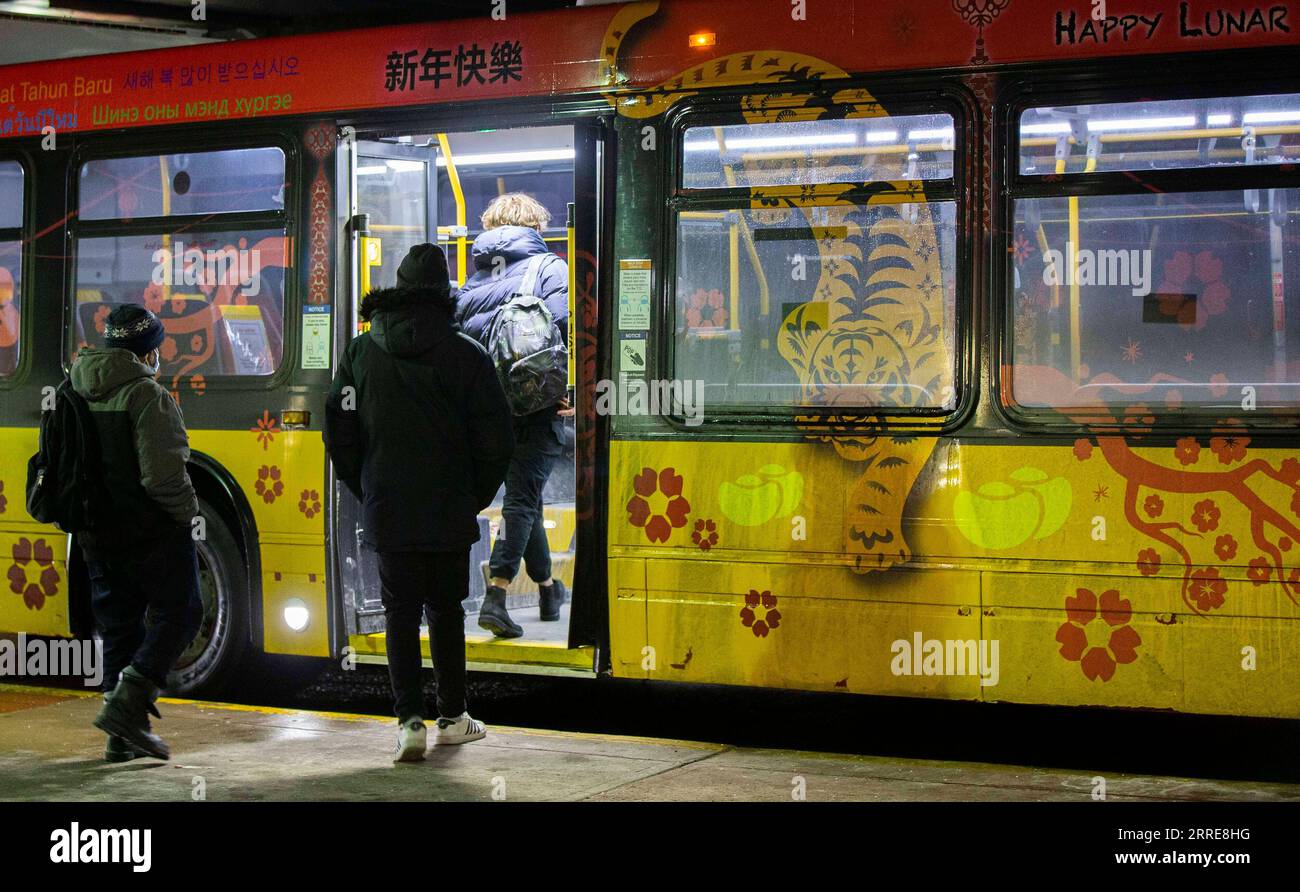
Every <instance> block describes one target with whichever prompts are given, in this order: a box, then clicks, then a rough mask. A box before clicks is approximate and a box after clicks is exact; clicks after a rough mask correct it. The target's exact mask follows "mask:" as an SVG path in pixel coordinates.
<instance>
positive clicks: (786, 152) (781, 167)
mask: <svg viewBox="0 0 1300 892" xmlns="http://www.w3.org/2000/svg"><path fill="white" fill-rule="evenodd" d="M909 147H910V151H909ZM916 153H920V155H921V156H923V158H924V161H923V163H921V164H916V165H914V169H912V170H910V171H909V166H910V163H911V162H914V161H916V160H917V159H914V158H911V157H910V156H911V155H912V154H916ZM952 164H953V123H952V116H951V115H946V114H944V115H899V116H895V117H878V118H844V119H832V120H815V121H789V122H781V123H772V124H728V125H725V126H720V127H691V128H689V129H688V130H687V131H686V135H685V138H684V139H683V141H682V187H683V188H686V189H717V188H725V187H729V186H780V185H801V186H802V185H812V184H814V183H865V182H871V181H880V180H901V179H919V180H943V179H951V178H952Z"/></svg>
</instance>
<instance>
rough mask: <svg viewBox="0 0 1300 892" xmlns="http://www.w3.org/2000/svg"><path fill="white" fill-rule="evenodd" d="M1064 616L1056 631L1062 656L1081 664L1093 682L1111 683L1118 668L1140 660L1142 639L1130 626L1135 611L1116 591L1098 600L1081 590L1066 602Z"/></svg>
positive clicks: (1108, 592)
mask: <svg viewBox="0 0 1300 892" xmlns="http://www.w3.org/2000/svg"><path fill="white" fill-rule="evenodd" d="M1065 615H1066V617H1067V619H1066V621H1065V622H1064V623H1062V624H1061V627H1060V628H1059V629H1057V630H1056V640H1057V642H1058V643H1059V644H1060V645H1061V656H1063V657H1065V659H1067V660H1070V661H1071V662H1076V663H1078V664H1079V666H1080V668H1081V669H1082V670H1083V674H1084V675H1085V676H1087V678H1088V679H1089V680H1090V681H1096V680H1097V679H1099V678H1100V679H1101V680H1102V681H1104V682H1105V681H1110V680H1111V678H1113V677H1114V675H1115V668H1116V666H1118V665H1120V664H1126V663H1132V662H1133V661H1135V660H1136V659H1137V648H1138V646H1139V645H1141V644H1142V638H1141V637H1140V636H1139V635H1138V633H1137V632H1135V631H1134V630H1133V627H1132V626H1130V625H1129V621H1130V620H1131V619H1132V617H1133V608H1132V605H1131V604H1130V603H1129V602H1128V601H1126V600H1125V599H1123V598H1121V597H1120V596H1119V592H1117V591H1116V590H1114V589H1108V590H1106V591H1104V592H1102V593H1101V598H1100V599H1099V598H1098V597H1097V596H1096V595H1095V594H1093V593H1092V592H1091V591H1090V590H1088V589H1086V588H1081V589H1078V590H1077V591H1076V594H1075V595H1074V597H1072V598H1066V599H1065ZM1094 623H1096V624H1097V625H1093V624H1094ZM1090 631H1091V632H1092V634H1091V635H1090V634H1089V632H1090Z"/></svg>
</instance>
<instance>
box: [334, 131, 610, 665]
mask: <svg viewBox="0 0 1300 892" xmlns="http://www.w3.org/2000/svg"><path fill="white" fill-rule="evenodd" d="M345 144H346V145H345V148H347V149H348V151H346V152H344V153H343V157H344V158H345V159H346V160H345V162H344V163H347V164H348V165H349V181H350V201H351V226H350V230H351V231H350V232H349V233H348V236H349V246H350V253H351V261H352V269H351V287H350V288H349V291H350V295H349V297H350V299H351V303H352V307H351V319H352V325H351V336H355V335H356V334H359V333H361V332H362V331H364V330H365V328H366V324H365V323H364V322H362V321H361V320H360V318H359V317H358V315H357V308H358V306H359V303H360V299H361V297H362V296H364V295H365V294H366V293H367V292H368V291H370V290H371V289H375V288H381V287H392V286H394V285H396V283H397V278H396V276H397V268H398V266H399V265H400V264H401V261H402V258H403V257H404V256H405V255H406V252H407V251H408V250H409V249H410V248H411V246H413V245H416V244H420V243H423V242H433V243H435V244H438V245H439V246H440V247H442V249H443V250H444V252H445V253H446V255H447V261H448V269H449V271H450V277H451V285H452V289H453V292H456V293H458V294H459V292H460V291H461V289H464V293H465V295H466V296H467V297H468V296H470V295H473V294H475V289H476V287H477V288H479V289H481V288H482V286H483V284H484V281H485V279H489V278H493V277H503V278H504V279H506V280H507V281H509V280H510V279H511V278H512V277H513V276H515V275H516V272H515V269H516V264H517V263H518V264H519V269H522V267H523V265H524V264H525V263H526V261H524V260H523V256H524V255H526V254H532V253H542V254H551V255H554V257H555V258H557V259H552V260H549V261H546V262H545V263H544V264H543V269H544V270H545V276H546V284H547V287H548V288H550V289H551V294H552V297H551V300H548V304H553V303H554V302H555V301H559V302H560V305H561V306H565V305H566V304H567V310H566V313H567V316H568V322H567V323H566V324H565V325H561V326H560V328H561V331H562V332H566V335H567V340H568V352H569V357H570V360H569V384H570V390H569V393H570V396H569V400H568V403H569V406H570V409H571V410H572V411H561V412H559V413H558V417H557V419H556V421H555V422H554V423H553V424H552V425H551V426H550V428H549V431H548V432H549V433H550V434H551V435H553V436H554V438H555V440H556V441H557V442H556V444H555V447H554V448H555V449H558V452H559V454H558V456H557V457H555V460H554V465H553V467H552V469H551V472H550V474H549V476H548V477H547V479H546V481H545V484H544V486H543V487H542V497H541V500H542V509H541V515H540V519H539V521H538V524H539V525H540V527H541V529H540V530H537V531H533V534H532V536H533V539H534V541H533V543H532V544H531V545H530V547H529V549H528V554H529V557H530V558H531V559H532V562H533V564H534V566H533V567H532V568H529V567H528V565H527V563H526V562H525V561H523V560H521V561H520V564H519V567H518V571H517V574H516V575H515V576H514V578H513V580H512V581H511V582H510V584H509V585H508V586H507V587H506V588H505V590H506V607H507V609H508V611H509V614H510V617H511V620H512V621H513V623H514V624H517V626H518V627H519V630H520V631H521V634H519V635H518V636H517V637H504V636H501V635H498V634H494V633H493V632H492V631H489V630H487V629H485V628H482V627H480V625H479V622H478V620H479V612H480V609H481V607H482V605H483V603H484V599H485V596H486V595H487V593H488V587H489V586H490V585H491V584H492V582H493V577H494V576H495V577H497V580H496V581H497V582H500V577H501V575H502V574H501V573H500V569H499V567H498V570H497V571H494V570H493V569H491V568H490V566H489V563H490V560H491V557H492V554H493V548H494V546H496V547H498V549H502V548H504V543H502V544H501V545H498V542H499V540H502V538H503V536H504V533H505V531H506V527H507V524H506V523H505V518H504V516H503V509H504V505H505V499H506V491H505V490H506V487H505V486H503V487H502V488H501V489H500V491H498V493H497V495H496V498H495V499H494V500H493V502H492V504H491V505H489V506H488V507H487V508H486V509H485V510H484V511H483V512H482V513H481V514H480V515H479V517H478V523H479V531H480V539H479V541H478V543H476V544H475V545H474V546H473V548H472V549H471V554H470V585H469V591H468V592H467V593H466V598H465V601H464V607H465V631H466V656H467V660H468V662H469V664H470V668H471V669H479V670H499V671H509V672H535V673H548V674H552V673H553V674H591V673H592V672H593V670H594V664H595V647H594V646H593V645H594V643H595V638H594V636H593V635H592V628H591V624H590V623H583V622H578V623H574V622H573V619H574V616H575V614H582V613H583V612H584V607H585V606H589V605H587V602H588V601H589V600H590V599H593V598H596V597H599V596H600V593H599V592H598V591H597V590H596V587H595V586H591V585H586V584H584V579H583V578H582V577H581V575H580V574H579V573H577V567H578V566H579V561H578V554H579V552H578V540H579V536H578V511H577V505H578V502H579V493H578V480H579V475H578V474H577V473H576V465H575V444H576V442H577V429H576V428H577V425H576V417H577V414H578V413H577V409H578V407H577V405H576V403H577V397H576V396H575V395H574V394H575V388H574V385H575V383H576V377H575V371H574V362H573V354H574V350H573V344H574V337H575V334H576V331H575V327H576V326H575V321H576V319H577V314H575V312H574V310H573V308H574V302H575V300H576V299H577V295H576V294H575V291H576V285H575V277H576V269H575V263H574V259H575V257H577V256H578V255H579V254H580V253H582V254H583V255H584V256H586V257H588V258H593V257H598V256H599V253H598V251H597V250H596V245H595V244H594V239H595V235H596V233H598V232H599V231H600V226H599V223H598V220H597V217H598V216H599V213H600V206H599V205H600V202H599V200H598V199H597V191H598V190H597V183H598V181H599V177H598V175H597V171H598V169H599V165H600V161H601V157H600V156H601V151H600V141H599V138H598V131H597V128H595V127H594V126H586V125H580V124H579V125H574V124H565V125H558V126H556V125H552V126H539V127H518V128H510V129H502V130H487V131H475V132H437V131H432V130H430V131H423V130H422V131H419V132H411V133H397V134H394V133H378V132H377V133H360V134H356V135H352V136H350V137H348V136H345ZM514 194H523V195H525V196H528V197H529V198H530V199H531V200H532V201H533V202H535V203H536V204H529V206H530V207H536V206H537V205H540V208H541V209H542V212H541V214H540V218H539V219H538V222H537V225H536V227H535V229H536V231H535V233H534V232H531V231H530V232H525V233H521V234H519V235H521V236H526V237H522V238H517V239H507V238H505V237H504V236H502V235H501V234H502V233H505V234H507V235H515V234H517V233H515V232H514V230H509V229H501V228H500V227H499V226H498V224H499V223H500V219H499V215H498V216H492V217H488V218H484V212H485V210H487V208H488V207H489V205H491V204H492V202H493V200H494V199H496V198H498V197H499V196H504V195H514ZM498 204H500V203H498ZM530 219H531V218H530ZM485 224H486V225H485ZM517 228H518V227H516V229H517ZM525 228H526V229H527V228H528V227H525ZM485 233H486V235H485ZM480 236H483V238H482V239H480V238H479V237H480ZM584 239H589V240H591V241H592V243H591V244H590V245H583V244H580V240H584ZM476 240H478V241H479V250H477V251H476V250H475V242H476ZM476 273H478V275H477V277H476V275H475V274H476ZM539 296H541V295H539ZM483 321H484V320H483V319H481V318H480V319H479V320H478V323H479V324H478V326H477V328H479V329H482V327H483ZM463 327H464V328H465V329H466V331H467V333H469V334H471V335H475V334H477V335H478V336H479V339H480V340H483V339H485V337H486V335H485V332H483V331H476V330H475V326H474V325H472V324H471V322H470V320H469V319H466V320H465V322H464V324H463ZM429 457H430V461H437V460H438V459H437V457H438V450H437V445H436V444H430V456H429ZM334 489H335V499H336V502H335V504H336V506H337V510H336V511H335V513H334V528H335V542H336V543H337V547H336V549H335V551H336V555H337V562H338V563H337V568H338V573H337V576H336V579H337V580H338V582H339V588H340V589H341V593H342V601H343V616H342V619H343V624H344V627H345V631H346V636H347V643H348V644H349V645H350V646H351V647H352V648H353V651H354V652H355V653H356V654H357V656H358V658H359V659H361V660H362V661H370V662H384V661H385V653H386V649H385V637H384V613H383V606H382V602H381V599H380V587H379V574H378V566H377V563H376V559H375V555H374V553H373V552H372V551H370V550H369V549H368V548H366V547H365V546H364V545H362V532H363V531H362V529H361V527H360V522H361V521H360V518H361V515H360V506H359V505H358V504H357V502H356V500H355V499H354V498H353V497H352V495H351V494H350V493H349V492H348V491H347V490H346V488H345V487H343V486H342V485H341V484H336V485H335V487H334ZM515 526H516V527H517V526H518V522H517V521H516V522H515ZM543 535H544V539H545V543H546V549H545V550H546V551H548V552H549V554H550V565H551V566H550V575H551V576H552V577H553V578H554V579H556V580H559V581H560V582H562V583H563V584H564V587H565V589H567V592H568V598H567V599H566V601H565V602H564V603H563V604H562V605H561V606H560V610H559V618H558V619H549V618H548V619H547V620H543V618H542V614H541V604H540V603H539V602H540V595H539V586H538V583H537V582H535V581H534V580H533V579H532V578H530V576H537V575H539V572H540V573H542V574H544V572H545V570H544V561H542V560H541V556H540V554H539V552H540V549H539V546H538V544H537V541H536V540H537V539H538V538H540V537H541V536H543ZM499 560H500V557H499V556H498V561H499ZM539 562H541V563H542V564H543V567H542V568H541V569H540V570H539V568H538V567H537V566H536V564H537V563H539ZM530 569H531V572H530ZM587 613H588V614H589V613H590V611H587ZM422 639H423V641H422V646H423V647H424V648H425V650H424V655H425V659H426V661H427V660H428V650H427V646H428V645H427V629H425V630H423V633H422Z"/></svg>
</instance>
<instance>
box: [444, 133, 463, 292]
mask: <svg viewBox="0 0 1300 892" xmlns="http://www.w3.org/2000/svg"><path fill="white" fill-rule="evenodd" d="M438 147H439V148H440V149H442V157H443V158H444V159H445V160H446V162H447V179H448V180H449V181H450V182H451V194H452V195H453V196H454V197H455V199H456V225H457V226H459V227H461V229H462V230H463V229H464V227H465V193H464V192H463V191H462V190H461V188H460V174H458V173H457V172H456V161H455V159H454V158H452V156H451V142H450V141H449V140H448V139H447V134H445V133H439V134H438ZM467 247H468V246H467V245H466V243H465V236H463V235H461V236H457V238H456V274H457V277H458V281H457V282H456V285H457V286H460V285H464V284H465V278H466V276H467V273H466V271H465V262H466V258H467V255H468V251H467V250H466V249H467Z"/></svg>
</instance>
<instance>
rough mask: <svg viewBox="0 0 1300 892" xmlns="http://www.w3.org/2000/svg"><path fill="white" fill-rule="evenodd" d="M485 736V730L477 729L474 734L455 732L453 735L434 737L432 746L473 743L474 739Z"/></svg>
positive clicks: (480, 738)
mask: <svg viewBox="0 0 1300 892" xmlns="http://www.w3.org/2000/svg"><path fill="white" fill-rule="evenodd" d="M484 737H487V731H479V732H478V733H476V734H457V735H456V736H454V737H450V736H448V737H435V738H433V743H434V746H456V745H459V744H462V743H473V742H474V741H475V740H482V739H483V738H484Z"/></svg>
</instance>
